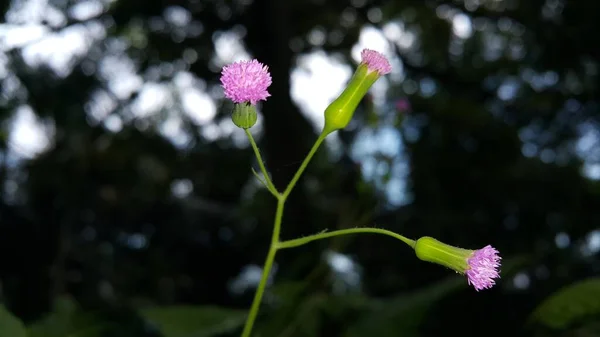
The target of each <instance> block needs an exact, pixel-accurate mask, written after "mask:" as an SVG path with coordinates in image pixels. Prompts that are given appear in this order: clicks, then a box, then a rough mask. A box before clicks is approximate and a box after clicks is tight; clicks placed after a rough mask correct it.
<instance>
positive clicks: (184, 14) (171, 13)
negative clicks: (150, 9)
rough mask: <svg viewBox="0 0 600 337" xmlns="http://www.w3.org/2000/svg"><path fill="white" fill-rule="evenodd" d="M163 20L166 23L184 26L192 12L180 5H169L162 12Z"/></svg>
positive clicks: (189, 19) (188, 21)
mask: <svg viewBox="0 0 600 337" xmlns="http://www.w3.org/2000/svg"><path fill="white" fill-rule="evenodd" d="M164 17H165V21H167V22H168V23H170V24H172V25H175V26H179V27H184V26H186V25H188V24H189V23H190V21H191V20H192V14H191V13H190V12H189V11H188V10H187V9H185V8H183V7H180V6H169V7H167V8H166V9H165V12H164Z"/></svg>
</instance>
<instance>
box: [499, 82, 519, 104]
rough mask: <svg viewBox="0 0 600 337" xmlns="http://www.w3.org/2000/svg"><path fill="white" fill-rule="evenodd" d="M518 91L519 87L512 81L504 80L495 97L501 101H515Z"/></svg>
mask: <svg viewBox="0 0 600 337" xmlns="http://www.w3.org/2000/svg"><path fill="white" fill-rule="evenodd" d="M518 91H519V85H518V83H517V82H516V81H514V80H506V81H505V82H504V83H502V85H500V87H499V88H498V91H497V95H498V98H500V99H501V100H503V101H511V100H513V99H515V97H516V96H517V93H518Z"/></svg>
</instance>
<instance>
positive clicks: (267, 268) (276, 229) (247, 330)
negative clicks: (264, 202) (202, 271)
mask: <svg viewBox="0 0 600 337" xmlns="http://www.w3.org/2000/svg"><path fill="white" fill-rule="evenodd" d="M244 131H246V135H247V136H248V139H249V140H250V144H252V149H254V154H255V155H256V159H258V164H259V165H260V169H261V171H262V173H263V175H264V176H265V181H266V184H267V188H268V189H269V191H271V193H273V195H274V196H275V197H276V198H277V211H276V212H275V223H274V225H273V236H272V237H271V245H270V247H269V253H268V254H267V259H266V260H265V264H264V266H263V272H262V276H261V278H260V283H259V284H258V287H257V289H256V294H254V299H253V300H252V306H251V307H250V313H249V314H248V318H247V319H246V324H245V325H244V330H243V331H242V337H250V334H251V333H252V327H253V326H254V321H256V316H257V315H258V310H259V308H260V303H261V302H262V298H263V294H264V293H265V288H266V287H267V281H268V279H269V274H270V273H271V269H272V267H273V262H274V261H275V255H276V254H277V249H279V244H280V241H279V234H280V232H281V221H282V219H283V209H284V206H285V202H286V200H287V197H288V196H289V195H290V193H291V192H292V189H293V188H294V186H295V185H296V183H297V182H298V179H300V176H301V175H302V173H303V172H304V170H305V169H306V166H308V163H309V162H310V160H311V158H312V157H313V156H314V154H315V152H317V149H318V148H319V146H320V145H321V143H323V140H324V139H325V137H327V134H326V133H322V134H321V135H320V136H319V138H317V140H316V141H315V144H314V145H313V147H312V148H311V149H310V152H309V153H308V155H307V156H306V158H304V161H303V162H302V165H300V168H298V171H297V172H296V174H295V175H294V177H293V178H292V180H291V181H290V183H289V184H288V186H287V188H286V189H285V192H283V193H281V194H280V193H279V192H277V189H276V188H275V186H274V185H273V183H272V182H271V179H270V178H269V175H268V174H267V170H266V169H265V165H264V164H263V161H262V158H261V156H260V152H259V151H258V147H257V146H256V143H255V142H254V138H253V137H252V134H251V133H250V131H248V129H245V130H244ZM292 241H293V240H292Z"/></svg>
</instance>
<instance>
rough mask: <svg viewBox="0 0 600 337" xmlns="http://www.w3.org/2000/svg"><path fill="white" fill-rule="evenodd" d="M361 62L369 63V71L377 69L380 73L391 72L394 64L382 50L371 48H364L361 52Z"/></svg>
mask: <svg viewBox="0 0 600 337" xmlns="http://www.w3.org/2000/svg"><path fill="white" fill-rule="evenodd" d="M360 57H361V59H362V61H361V63H363V64H365V65H367V68H368V69H369V71H377V72H378V73H379V75H385V74H389V73H390V72H391V71H392V66H391V65H390V62H389V61H388V59H387V58H386V57H385V56H383V54H381V53H380V52H377V51H375V50H371V49H363V50H362V51H361V52H360Z"/></svg>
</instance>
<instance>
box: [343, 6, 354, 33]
mask: <svg viewBox="0 0 600 337" xmlns="http://www.w3.org/2000/svg"><path fill="white" fill-rule="evenodd" d="M355 22H356V10H355V9H354V8H350V7H348V8H346V9H344V11H343V12H342V14H341V15H340V24H341V25H342V27H346V28H347V27H351V26H352V25H354V23H355Z"/></svg>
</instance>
